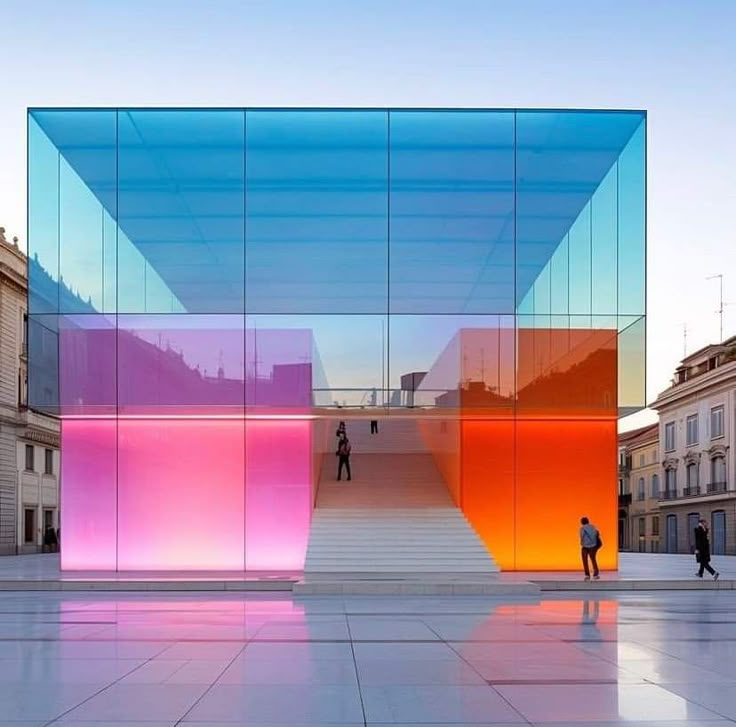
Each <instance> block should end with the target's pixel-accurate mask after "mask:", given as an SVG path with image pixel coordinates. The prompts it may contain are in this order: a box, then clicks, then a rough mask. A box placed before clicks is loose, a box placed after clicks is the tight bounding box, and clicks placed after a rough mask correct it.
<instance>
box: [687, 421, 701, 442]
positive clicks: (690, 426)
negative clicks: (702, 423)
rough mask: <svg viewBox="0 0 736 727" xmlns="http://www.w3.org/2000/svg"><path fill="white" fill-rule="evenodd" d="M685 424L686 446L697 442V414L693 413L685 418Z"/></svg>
mask: <svg viewBox="0 0 736 727" xmlns="http://www.w3.org/2000/svg"><path fill="white" fill-rule="evenodd" d="M686 424H687V445H688V447H690V446H692V445H695V444H697V443H698V415H697V414H693V415H691V416H689V417H688V418H687V420H686Z"/></svg>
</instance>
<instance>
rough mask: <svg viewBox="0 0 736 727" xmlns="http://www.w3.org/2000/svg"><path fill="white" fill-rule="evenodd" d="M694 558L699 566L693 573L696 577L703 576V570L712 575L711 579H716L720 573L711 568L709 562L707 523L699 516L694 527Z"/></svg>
mask: <svg viewBox="0 0 736 727" xmlns="http://www.w3.org/2000/svg"><path fill="white" fill-rule="evenodd" d="M695 560H697V561H698V563H700V568H699V569H698V572H697V573H696V574H695V575H696V576H697V577H698V578H702V577H703V571H708V573H710V574H711V575H712V576H713V580H714V581H717V580H718V578H719V576H720V575H721V574H720V573H719V572H718V571H716V570H714V569H713V566H712V565H711V564H710V540H709V538H708V523H706V522H705V520H704V519H703V518H702V517H701V518H700V520H698V524H697V526H696V527H695Z"/></svg>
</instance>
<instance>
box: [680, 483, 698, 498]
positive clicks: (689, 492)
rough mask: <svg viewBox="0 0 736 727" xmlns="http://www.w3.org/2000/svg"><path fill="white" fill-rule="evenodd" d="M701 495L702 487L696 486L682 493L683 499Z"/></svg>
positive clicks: (687, 488)
mask: <svg viewBox="0 0 736 727" xmlns="http://www.w3.org/2000/svg"><path fill="white" fill-rule="evenodd" d="M699 494H700V485H694V486H692V487H686V488H685V489H684V490H683V491H682V496H683V497H696V496H697V495H699Z"/></svg>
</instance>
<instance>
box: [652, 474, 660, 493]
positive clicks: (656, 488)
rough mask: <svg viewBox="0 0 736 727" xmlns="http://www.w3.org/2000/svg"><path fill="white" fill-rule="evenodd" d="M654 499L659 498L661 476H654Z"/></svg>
mask: <svg viewBox="0 0 736 727" xmlns="http://www.w3.org/2000/svg"><path fill="white" fill-rule="evenodd" d="M652 497H659V475H652Z"/></svg>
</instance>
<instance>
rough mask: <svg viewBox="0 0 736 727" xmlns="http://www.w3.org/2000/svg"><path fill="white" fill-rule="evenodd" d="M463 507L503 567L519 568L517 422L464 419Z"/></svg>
mask: <svg viewBox="0 0 736 727" xmlns="http://www.w3.org/2000/svg"><path fill="white" fill-rule="evenodd" d="M462 510H463V513H464V514H465V516H466V517H467V518H468V520H469V521H470V523H471V525H472V526H473V527H474V528H475V530H476V532H477V533H478V535H479V536H480V537H481V539H482V540H483V542H484V543H485V545H486V547H487V548H488V551H489V552H490V553H491V554H492V555H493V557H494V558H495V559H496V562H497V563H498V565H499V567H500V568H502V569H503V570H513V569H514V568H515V567H516V556H515V552H514V542H515V530H514V526H515V519H516V518H515V512H514V510H515V503H514V421H513V419H512V418H511V416H510V415H509V414H499V415H498V417H497V418H496V419H490V418H487V419H465V420H463V422H462Z"/></svg>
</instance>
